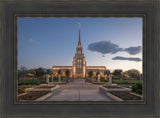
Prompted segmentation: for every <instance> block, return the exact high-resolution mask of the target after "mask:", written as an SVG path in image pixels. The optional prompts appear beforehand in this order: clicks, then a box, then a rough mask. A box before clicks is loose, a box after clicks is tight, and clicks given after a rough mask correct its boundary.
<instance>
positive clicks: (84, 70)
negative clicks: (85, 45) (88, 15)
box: [52, 23, 106, 78]
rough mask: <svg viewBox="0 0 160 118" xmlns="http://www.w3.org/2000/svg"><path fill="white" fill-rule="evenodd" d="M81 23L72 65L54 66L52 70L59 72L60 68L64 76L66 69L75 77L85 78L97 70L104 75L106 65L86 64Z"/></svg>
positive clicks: (55, 72)
mask: <svg viewBox="0 0 160 118" xmlns="http://www.w3.org/2000/svg"><path fill="white" fill-rule="evenodd" d="M78 24H79V39H78V46H77V48H76V53H75V56H74V57H73V62H72V66H53V67H52V72H53V73H54V74H57V72H58V70H61V73H62V76H65V71H66V70H67V69H68V70H69V71H70V77H73V78H85V77H88V73H89V72H90V71H92V72H93V74H94V75H93V76H95V74H96V72H99V73H100V74H101V75H103V73H104V71H105V70H106V67H105V66H86V58H85V56H84V54H83V51H82V46H81V37H80V36H81V35H80V23H78Z"/></svg>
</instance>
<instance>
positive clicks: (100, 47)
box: [87, 41, 142, 55]
mask: <svg viewBox="0 0 160 118" xmlns="http://www.w3.org/2000/svg"><path fill="white" fill-rule="evenodd" d="M87 49H88V50H90V51H93V52H99V53H101V54H115V53H117V52H120V51H124V52H127V53H129V54H130V55H136V54H138V53H140V52H141V50H142V47H141V46H136V47H129V48H120V47H119V45H117V44H115V43H113V42H112V41H100V42H95V43H91V44H89V45H88V48H87Z"/></svg>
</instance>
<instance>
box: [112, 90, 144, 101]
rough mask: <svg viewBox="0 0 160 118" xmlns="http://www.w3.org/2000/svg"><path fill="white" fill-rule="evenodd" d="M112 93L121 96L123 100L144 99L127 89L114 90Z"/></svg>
mask: <svg viewBox="0 0 160 118" xmlns="http://www.w3.org/2000/svg"><path fill="white" fill-rule="evenodd" d="M110 93H111V94H113V95H115V96H117V97H119V98H121V99H122V100H142V98H141V97H139V96H136V95H133V94H131V92H127V91H123V92H122V91H118V92H117V91H112V92H110Z"/></svg>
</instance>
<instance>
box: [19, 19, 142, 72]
mask: <svg viewBox="0 0 160 118" xmlns="http://www.w3.org/2000/svg"><path fill="white" fill-rule="evenodd" d="M17 22H18V69H20V68H21V67H22V66H25V67H26V68H27V69H34V68H38V67H42V68H49V69H51V68H52V66H72V61H73V57H74V55H75V52H76V47H77V44H78V33H79V25H78V23H79V22H80V24H81V44H82V48H83V53H84V55H85V57H86V65H87V66H106V68H107V69H110V70H114V69H123V71H126V70H129V69H137V70H139V71H140V72H142V18H141V17H130V18H129V17H119V18H118V17H116V18H111V17H108V18H107V17H106V18H89V17H88V18H87V17H86V18H54V17H52V18H51V17H50V18H31V17H30V18H29V17H28V18H27V17H24V18H21V17H19V18H18V20H17Z"/></svg>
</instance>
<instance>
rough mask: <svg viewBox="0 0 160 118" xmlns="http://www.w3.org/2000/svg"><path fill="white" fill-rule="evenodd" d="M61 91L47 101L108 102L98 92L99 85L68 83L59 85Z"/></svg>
mask: <svg viewBox="0 0 160 118" xmlns="http://www.w3.org/2000/svg"><path fill="white" fill-rule="evenodd" d="M60 86H61V89H60V90H59V91H58V92H56V93H55V94H54V95H52V96H51V97H49V98H48V99H47V101H110V100H111V99H110V98H108V97H107V96H105V95H104V94H103V93H101V92H99V85H94V84H90V83H82V82H80V83H68V84H65V85H60Z"/></svg>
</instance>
